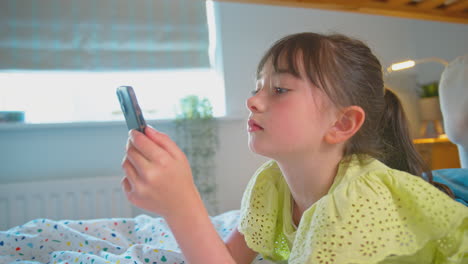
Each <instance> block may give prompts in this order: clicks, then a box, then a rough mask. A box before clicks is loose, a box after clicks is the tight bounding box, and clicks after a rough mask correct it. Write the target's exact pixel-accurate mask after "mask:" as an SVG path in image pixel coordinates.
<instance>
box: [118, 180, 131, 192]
mask: <svg viewBox="0 0 468 264" xmlns="http://www.w3.org/2000/svg"><path fill="white" fill-rule="evenodd" d="M120 184H121V185H122V188H123V190H124V192H125V193H129V192H131V191H132V185H131V184H130V180H129V179H128V177H127V176H124V177H123V178H122V181H120Z"/></svg>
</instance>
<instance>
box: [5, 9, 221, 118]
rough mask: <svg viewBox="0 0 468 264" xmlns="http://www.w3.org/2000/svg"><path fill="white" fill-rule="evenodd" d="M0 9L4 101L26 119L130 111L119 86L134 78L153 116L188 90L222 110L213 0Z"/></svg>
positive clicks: (162, 114)
mask: <svg viewBox="0 0 468 264" xmlns="http://www.w3.org/2000/svg"><path fill="white" fill-rule="evenodd" d="M95 5H97V6H95ZM106 5H109V7H112V8H106ZM205 5H206V6H205ZM0 9H2V10H3V11H0V15H1V18H0V22H1V23H2V24H4V25H8V26H9V27H8V28H9V30H7V32H6V34H5V35H4V37H3V38H2V39H1V40H0V53H1V54H2V61H1V62H0V83H1V84H2V85H0V94H1V96H0V111H24V112H25V121H26V122H28V123H62V122H82V121H109V120H123V115H122V114H121V110H120V106H119V104H118V100H117V97H116V95H115V89H116V88H117V87H118V86H120V85H130V86H133V87H134V89H135V92H136V94H137V97H138V101H139V103H140V105H141V107H142V109H143V112H144V116H145V118H146V119H165V118H174V117H175V116H176V113H177V106H178V104H179V102H180V99H182V98H183V97H185V96H187V95H197V96H200V97H203V98H207V99H209V100H210V102H211V103H212V105H213V113H214V115H215V116H223V115H224V114H225V99H224V85H223V81H222V77H221V76H219V74H217V72H216V71H215V70H213V69H212V68H210V63H209V59H211V61H212V54H213V49H214V47H215V39H216V37H215V36H213V34H214V25H213V23H214V22H213V21H214V19H213V13H214V11H213V7H212V3H211V1H207V2H206V4H205V1H202V0H199V1H193V0H177V1H174V0H155V1H135V2H132V4H129V2H128V1H126V0H117V1H99V2H96V1H91V0H83V1H69V0H65V1H54V0H44V2H41V4H37V3H36V2H35V1H29V0H14V1H7V2H3V4H2V8H0ZM64 10H65V11H64ZM67 11H70V14H69V15H66V14H65V15H64V14H63V13H67ZM83 21H85V22H83ZM44 54H46V55H44ZM209 57H211V58H209Z"/></svg>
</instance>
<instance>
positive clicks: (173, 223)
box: [166, 192, 235, 264]
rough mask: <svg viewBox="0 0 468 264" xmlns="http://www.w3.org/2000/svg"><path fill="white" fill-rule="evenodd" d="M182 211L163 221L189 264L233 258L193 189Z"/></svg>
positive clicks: (217, 261)
mask: <svg viewBox="0 0 468 264" xmlns="http://www.w3.org/2000/svg"><path fill="white" fill-rule="evenodd" d="M196 197H197V199H196V200H192V201H191V202H190V203H191V204H190V206H187V205H184V207H185V208H189V209H188V210H186V211H183V212H180V213H178V215H172V216H167V217H166V221H167V222H168V225H169V227H170V228H171V231H172V233H173V235H174V237H175V238H176V240H177V243H178V244H179V247H180V248H181V249H182V253H183V254H184V257H185V259H186V260H187V262H188V263H190V264H198V263H200V264H201V263H204V264H210V263H223V264H224V263H226V264H235V261H234V259H233V257H232V256H231V254H230V253H229V250H228V249H227V247H226V245H225V244H224V242H223V241H222V239H221V238H220V237H219V235H218V233H217V232H216V229H215V228H214V226H213V224H212V222H211V220H210V218H209V215H208V212H207V211H206V208H205V206H204V205H203V202H202V200H201V198H200V195H199V194H198V192H197V196H196Z"/></svg>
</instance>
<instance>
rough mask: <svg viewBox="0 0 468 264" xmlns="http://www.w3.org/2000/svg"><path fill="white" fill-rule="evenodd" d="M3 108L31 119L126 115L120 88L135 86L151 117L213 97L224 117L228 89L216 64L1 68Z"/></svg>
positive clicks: (166, 115)
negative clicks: (187, 100)
mask: <svg viewBox="0 0 468 264" xmlns="http://www.w3.org/2000/svg"><path fill="white" fill-rule="evenodd" d="M0 83H1V84H2V85H1V86H0V94H1V95H2V96H1V97H0V111H2V110H3V111H25V122H28V123H62V122H79V121H109V120H123V115H122V113H121V110H120V106H119V103H118V99H117V96H116V94H115V89H116V88H117V87H118V86H120V85H130V86H133V87H134V89H135V93H136V95H137V98H138V101H139V103H140V106H141V107H142V109H143V114H144V116H145V118H146V119H165V118H174V117H175V115H176V113H177V105H178V104H179V101H180V99H181V98H183V97H185V96H187V95H190V94H194V95H198V96H200V97H203V98H208V99H209V100H210V102H211V103H212V105H213V112H214V115H215V116H224V111H225V110H224V88H223V84H222V81H221V78H220V77H219V76H218V75H217V74H216V73H215V71H214V70H211V69H208V68H207V69H184V70H170V71H169V70H168V71H141V72H137V71H134V72H72V71H63V72H60V71H23V72H8V73H5V72H3V73H0Z"/></svg>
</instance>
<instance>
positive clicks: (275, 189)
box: [238, 161, 291, 261]
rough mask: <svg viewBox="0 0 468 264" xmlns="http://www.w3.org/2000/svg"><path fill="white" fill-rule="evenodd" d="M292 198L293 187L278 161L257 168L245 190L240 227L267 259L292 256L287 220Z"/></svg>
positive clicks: (255, 248) (278, 259) (245, 236)
mask: <svg viewBox="0 0 468 264" xmlns="http://www.w3.org/2000/svg"><path fill="white" fill-rule="evenodd" d="M290 201H291V200H290V192H289V189H288V188H287V184H286V182H285V181H284V179H283V177H282V175H281V171H280V169H279V168H278V165H277V164H276V162H274V161H269V162H267V163H265V164H264V165H263V166H261V167H260V168H259V169H258V170H257V172H256V173H255V175H254V176H253V177H252V179H251V180H250V182H249V183H248V185H247V188H246V190H245V192H244V196H243V197H242V203H241V210H240V222H239V226H238V230H239V232H240V233H242V234H243V235H244V238H245V241H246V243H247V245H248V246H249V248H251V249H252V250H254V251H256V252H258V253H260V254H261V255H262V256H263V257H264V258H266V259H270V260H274V261H280V260H286V259H288V257H289V253H290V250H289V248H290V242H288V240H287V238H286V237H285V235H284V232H283V223H284V219H288V217H289V219H290V218H291V213H290V211H289V209H288V208H290ZM288 215H289V216H288Z"/></svg>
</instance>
